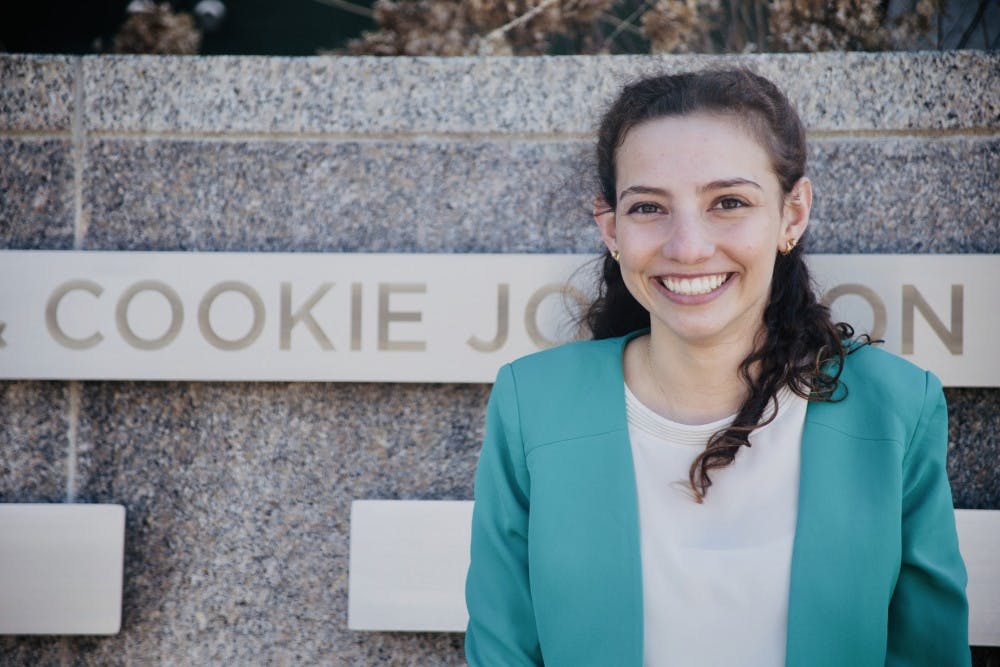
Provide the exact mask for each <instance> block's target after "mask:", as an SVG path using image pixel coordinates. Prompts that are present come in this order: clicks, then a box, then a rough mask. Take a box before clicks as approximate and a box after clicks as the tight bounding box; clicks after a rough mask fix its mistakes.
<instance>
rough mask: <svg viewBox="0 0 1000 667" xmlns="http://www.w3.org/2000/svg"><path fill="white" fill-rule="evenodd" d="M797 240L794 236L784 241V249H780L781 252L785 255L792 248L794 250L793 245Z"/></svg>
mask: <svg viewBox="0 0 1000 667" xmlns="http://www.w3.org/2000/svg"><path fill="white" fill-rule="evenodd" d="M798 242H799V241H798V239H796V238H795V237H794V236H793V237H792V238H790V239H788V240H787V241H785V249H784V250H782V251H781V254H782V255H787V254H789V253H790V252H792V251H793V250H795V246H796V245H797V244H798Z"/></svg>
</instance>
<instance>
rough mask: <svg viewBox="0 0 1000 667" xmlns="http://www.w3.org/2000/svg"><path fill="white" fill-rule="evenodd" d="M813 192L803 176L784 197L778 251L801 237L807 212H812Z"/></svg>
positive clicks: (804, 229)
mask: <svg viewBox="0 0 1000 667" xmlns="http://www.w3.org/2000/svg"><path fill="white" fill-rule="evenodd" d="M812 200H813V191H812V183H811V182H810V181H809V179H808V178H806V177H805V176H803V177H802V178H800V179H799V180H798V181H797V182H796V183H795V185H794V186H792V191H791V192H789V193H788V196H787V197H785V204H784V208H783V210H782V215H781V221H782V234H781V238H780V239H778V246H779V247H778V249H779V250H783V249H784V248H785V247H787V244H788V241H789V240H792V241H793V243H792V245H795V243H794V242H798V240H799V239H800V238H801V237H802V235H803V234H805V232H806V227H808V226H809V211H810V210H812Z"/></svg>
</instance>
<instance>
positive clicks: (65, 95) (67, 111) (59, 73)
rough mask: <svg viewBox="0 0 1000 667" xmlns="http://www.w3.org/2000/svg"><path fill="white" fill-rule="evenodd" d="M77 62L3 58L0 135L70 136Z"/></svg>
mask: <svg viewBox="0 0 1000 667" xmlns="http://www.w3.org/2000/svg"><path fill="white" fill-rule="evenodd" d="M78 61H79V59H78V58H74V57H72V56H33V55H21V54H0V131H3V130H28V131H45V132H68V131H69V130H70V129H71V127H72V118H73V107H74V104H73V81H74V78H75V75H76V69H77V67H78V65H79V62H78Z"/></svg>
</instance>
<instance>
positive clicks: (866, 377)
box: [815, 345, 944, 442]
mask: <svg viewBox="0 0 1000 667" xmlns="http://www.w3.org/2000/svg"><path fill="white" fill-rule="evenodd" d="M839 379H840V386H839V387H838V389H837V391H836V393H835V394H834V397H835V398H834V401H833V402H832V403H827V404H826V405H827V406H828V407H827V408H825V409H820V410H818V411H817V412H816V413H815V418H816V421H821V422H823V423H826V424H827V425H828V426H830V427H832V428H836V429H837V430H841V431H845V432H851V433H855V434H857V435H862V436H867V437H874V436H875V435H878V434H881V435H883V436H886V437H891V438H892V439H896V440H899V441H901V442H905V441H906V440H908V439H909V437H910V436H912V434H913V433H914V429H915V428H916V425H917V424H919V423H920V422H921V421H923V420H924V419H925V418H926V416H927V415H928V414H930V413H932V412H934V411H935V410H936V409H937V408H938V406H939V404H943V401H944V397H943V394H942V391H941V382H940V381H939V380H938V379H937V377H935V375H934V374H933V373H930V372H928V371H926V370H924V369H922V368H920V367H919V366H917V365H915V364H913V363H911V362H910V361H907V360H906V359H903V358H902V357H899V356H897V355H895V354H892V353H890V352H886V351H885V350H882V349H880V348H878V347H874V346H872V345H863V346H856V347H854V348H853V349H852V351H851V353H850V354H848V355H847V357H846V358H845V359H844V367H843V372H842V373H841V375H840V378H839ZM820 413H822V415H823V416H822V417H819V415H820Z"/></svg>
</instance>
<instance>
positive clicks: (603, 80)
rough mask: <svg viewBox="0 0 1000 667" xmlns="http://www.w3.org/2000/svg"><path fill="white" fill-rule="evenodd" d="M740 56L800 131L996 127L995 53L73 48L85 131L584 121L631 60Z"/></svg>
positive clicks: (999, 96) (627, 72) (656, 67)
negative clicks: (779, 93) (405, 53)
mask: <svg viewBox="0 0 1000 667" xmlns="http://www.w3.org/2000/svg"><path fill="white" fill-rule="evenodd" d="M719 64H733V65H735V64H745V65H748V66H750V67H753V68H755V69H757V70H759V71H760V72H761V73H762V74H764V75H766V76H769V77H771V78H773V79H774V80H775V81H776V82H777V83H778V84H779V85H781V86H782V87H783V88H784V89H785V90H786V91H787V92H788V94H789V95H790V96H791V97H792V99H793V101H795V103H796V104H797V105H798V106H799V108H800V110H801V112H802V115H803V117H804V120H805V122H806V125H807V126H808V127H809V128H810V129H811V130H814V131H837V132H850V131H856V130H861V131H865V130H881V131H898V130H963V129H964V130H967V129H981V128H992V129H995V128H997V127H1000V54H996V53H986V52H977V51H956V52H927V53H821V54H784V55H779V54H764V55H753V56H563V57H536V58H524V57H515V58H472V57H469V58H372V57H364V58H357V57H313V58H267V57H237V56H223V57H202V58H186V57H157V56H142V57H134V56H130V57H122V56H119V57H109V56H96V57H85V58H84V59H83V69H84V82H85V90H86V103H85V106H86V125H87V127H88V128H89V129H91V130H94V131H98V132H180V133H185V132H197V133H223V134H228V133H235V134H239V133H283V132H291V133H319V134H323V133H331V134H377V135H385V134H420V133H432V134H470V133H471V134H528V135H543V136H544V135H567V134H570V135H574V134H577V135H578V134H589V133H590V132H591V131H592V129H593V125H594V122H595V119H596V117H597V115H598V112H599V110H600V109H601V108H602V107H603V105H605V104H606V103H607V102H608V101H609V100H610V99H611V97H612V96H613V95H614V92H615V91H616V90H617V88H618V87H619V85H620V84H621V83H622V82H623V81H626V80H628V79H631V78H634V77H635V76H637V75H640V74H643V73H650V72H657V71H680V70H685V69H692V68H699V67H705V66H709V65H719Z"/></svg>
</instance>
